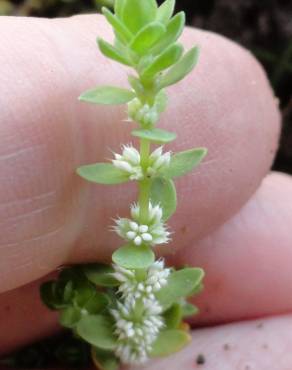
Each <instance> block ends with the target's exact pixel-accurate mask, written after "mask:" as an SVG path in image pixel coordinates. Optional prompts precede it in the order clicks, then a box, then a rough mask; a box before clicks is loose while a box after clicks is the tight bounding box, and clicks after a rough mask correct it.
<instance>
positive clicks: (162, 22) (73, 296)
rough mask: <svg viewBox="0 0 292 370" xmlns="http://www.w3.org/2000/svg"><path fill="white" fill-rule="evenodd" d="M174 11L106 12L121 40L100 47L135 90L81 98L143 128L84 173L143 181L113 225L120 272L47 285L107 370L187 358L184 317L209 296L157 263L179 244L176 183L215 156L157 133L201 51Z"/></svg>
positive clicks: (115, 268) (88, 269)
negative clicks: (117, 109) (185, 38)
mask: <svg viewBox="0 0 292 370" xmlns="http://www.w3.org/2000/svg"><path fill="white" fill-rule="evenodd" d="M174 6H175V1H174V0H166V1H165V2H164V3H163V4H162V5H160V6H158V4H157V2H156V0H143V1H141V0H116V1H115V8H114V12H111V11H110V10H108V9H106V8H103V9H102V13H103V15H104V16H105V18H106V19H107V21H108V22H109V23H110V25H111V26H112V28H113V32H114V34H115V41H114V44H113V45H111V44H109V43H108V42H106V41H104V40H102V39H98V40H97V42H98V46H99V49H100V51H101V52H102V54H103V55H104V56H105V57H107V58H110V59H112V60H114V61H116V62H118V63H120V64H123V65H125V66H127V67H129V68H130V69H131V72H130V74H129V75H128V81H129V88H128V89H125V88H121V87H113V86H99V87H97V88H95V89H93V90H89V91H86V92H85V93H83V94H82V95H81V96H80V98H79V99H80V101H82V102H89V103H93V104H106V105H117V104H127V115H128V117H127V121H132V122H134V123H136V125H137V126H136V128H135V129H134V130H133V131H132V136H133V140H132V141H133V142H134V143H137V142H138V145H137V147H135V146H134V145H133V144H131V143H130V144H127V145H126V144H124V145H122V147H121V151H120V152H119V153H113V158H112V160H111V161H108V162H105V163H96V164H89V165H85V166H82V167H80V168H78V170H77V173H78V174H79V176H81V177H82V178H83V179H85V180H87V181H90V182H92V183H96V184H106V185H115V184H122V183H127V182H132V181H135V182H136V183H137V186H138V199H136V200H135V199H134V200H133V203H132V204H130V205H129V211H128V215H125V217H120V218H118V219H116V220H115V221H114V224H113V225H112V231H114V232H116V233H117V234H118V235H119V236H120V237H121V239H122V246H121V247H120V248H118V249H116V251H115V252H114V253H113V255H112V265H103V264H89V265H80V266H74V267H71V268H67V269H63V270H62V271H61V273H60V274H59V277H58V278H57V280H54V281H49V282H46V283H44V284H43V285H42V287H41V297H42V300H43V302H44V303H45V304H46V305H47V306H48V307H49V308H50V309H52V310H59V311H60V322H61V324H62V325H63V326H64V327H66V328H68V329H71V330H72V331H73V332H74V335H75V336H77V337H78V338H80V339H82V340H84V341H85V342H87V343H88V344H89V345H90V346H91V348H92V357H93V361H94V364H95V365H96V366H97V368H99V369H103V370H114V369H117V368H119V366H120V364H143V363H145V362H146V361H147V360H148V359H150V358H155V357H161V356H167V355H170V354H172V353H174V352H176V351H179V350H180V349H182V348H183V347H184V346H185V345H187V344H188V343H189V341H190V335H189V333H188V331H187V330H186V329H185V328H186V325H183V320H184V318H186V317H188V316H191V315H193V314H195V313H197V311H198V310H197V308H196V307H195V306H193V305H191V304H190V303H188V302H187V298H188V297H190V296H192V295H194V294H196V293H198V292H199V291H200V289H201V287H202V278H203V275H204V273H203V270H202V269H200V268H192V267H186V268H183V269H179V270H176V269H175V268H173V267H166V266H165V262H164V260H163V259H156V257H155V248H156V246H157V245H159V244H166V243H168V242H169V241H170V240H171V238H172V232H171V230H170V229H169V228H168V226H167V220H168V219H169V218H170V217H171V216H172V214H173V213H174V212H175V209H176V202H177V197H176V190H175V185H174V182H173V179H174V178H176V177H179V176H182V175H184V174H186V173H188V172H189V171H191V170H193V169H194V168H195V167H196V166H198V164H199V163H200V162H201V161H202V159H203V158H204V157H205V155H206V149H204V148H194V149H193V148H192V149H188V150H186V151H183V152H179V153H172V152H171V151H169V150H168V149H167V148H166V147H165V145H166V144H168V143H170V142H171V141H173V140H174V139H175V138H176V134H175V133H173V132H169V131H165V130H162V129H160V128H157V122H158V121H159V118H160V116H161V114H162V113H163V112H164V111H165V109H166V106H167V96H166V88H167V87H168V86H171V85H173V84H176V83H178V82H179V81H180V80H182V79H183V78H184V77H185V76H186V75H187V74H188V73H190V72H191V71H192V70H193V68H194V67H195V65H196V63H197V60H198V48H197V47H193V48H192V49H190V50H188V51H185V50H184V47H183V45H182V44H181V43H179V42H178V41H177V40H178V38H179V37H180V35H181V33H182V31H183V29H184V25H185V15H184V13H183V12H180V13H178V14H175V15H173V12H174ZM170 124H171V122H170ZM124 186H126V185H124ZM134 202H135V203H134Z"/></svg>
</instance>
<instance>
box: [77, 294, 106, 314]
mask: <svg viewBox="0 0 292 370" xmlns="http://www.w3.org/2000/svg"><path fill="white" fill-rule="evenodd" d="M109 304H110V299H109V298H108V296H107V295H106V294H105V293H102V292H96V293H95V294H94V296H92V297H91V298H90V299H89V300H88V301H87V302H86V303H85V305H84V306H83V308H84V309H85V310H86V311H87V312H88V313H89V314H97V313H102V311H104V310H105V309H106V308H107V307H108V305H109Z"/></svg>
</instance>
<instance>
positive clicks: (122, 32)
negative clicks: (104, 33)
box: [101, 7, 133, 43]
mask: <svg viewBox="0 0 292 370" xmlns="http://www.w3.org/2000/svg"><path fill="white" fill-rule="evenodd" d="M101 11H102V13H103V15H104V16H105V17H106V19H107V21H108V22H109V23H110V24H111V26H112V27H113V29H114V30H115V32H116V33H117V35H118V36H119V38H120V39H122V40H123V41H124V42H125V43H127V42H130V41H131V39H132V37H133V35H132V33H131V32H130V31H129V30H128V29H127V27H125V25H124V24H123V23H122V22H121V21H120V20H119V18H118V17H117V16H115V15H114V14H113V13H112V12H111V11H110V10H109V9H107V8H106V7H102V9H101Z"/></svg>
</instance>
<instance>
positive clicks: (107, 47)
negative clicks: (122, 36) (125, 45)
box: [97, 39, 132, 66]
mask: <svg viewBox="0 0 292 370" xmlns="http://www.w3.org/2000/svg"><path fill="white" fill-rule="evenodd" d="M97 44H98V47H99V50H100V51H101V52H102V54H103V55H104V56H106V57H107V58H110V59H112V60H114V61H116V62H119V63H121V64H124V65H126V66H131V65H132V63H131V61H130V60H129V59H128V58H127V56H125V55H123V53H121V51H120V50H118V49H116V48H115V47H114V46H113V45H111V44H109V43H108V42H106V41H104V40H102V39H97Z"/></svg>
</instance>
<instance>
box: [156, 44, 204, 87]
mask: <svg viewBox="0 0 292 370" xmlns="http://www.w3.org/2000/svg"><path fill="white" fill-rule="evenodd" d="M198 58H199V49H198V47H194V48H192V49H191V50H189V51H188V52H187V53H186V54H185V55H184V56H183V57H182V58H181V60H180V61H178V62H177V63H176V64H175V65H174V66H172V67H171V68H170V69H169V70H168V71H167V72H166V73H165V75H163V76H162V78H161V80H160V84H159V86H160V87H161V88H163V87H166V86H170V85H173V84H175V83H177V82H179V81H180V80H182V79H183V78H185V77H186V75H187V74H189V73H190V72H191V71H192V70H193V68H194V67H195V65H196V64H197V61H198Z"/></svg>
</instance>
